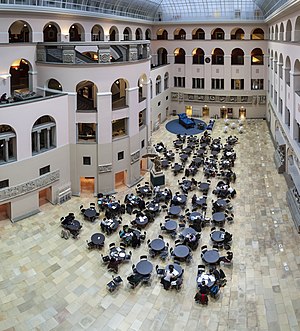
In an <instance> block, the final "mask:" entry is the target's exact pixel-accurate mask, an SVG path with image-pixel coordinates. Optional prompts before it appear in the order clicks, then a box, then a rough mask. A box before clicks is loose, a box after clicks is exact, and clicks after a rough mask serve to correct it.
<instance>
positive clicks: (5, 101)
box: [0, 93, 8, 103]
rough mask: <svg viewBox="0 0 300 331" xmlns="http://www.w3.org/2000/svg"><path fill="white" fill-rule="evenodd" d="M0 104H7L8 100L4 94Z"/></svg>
mask: <svg viewBox="0 0 300 331" xmlns="http://www.w3.org/2000/svg"><path fill="white" fill-rule="evenodd" d="M0 102H1V103H8V99H7V97H6V93H3V94H2V95H1V97H0Z"/></svg>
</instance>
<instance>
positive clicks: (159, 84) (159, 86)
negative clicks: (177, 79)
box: [155, 76, 161, 95]
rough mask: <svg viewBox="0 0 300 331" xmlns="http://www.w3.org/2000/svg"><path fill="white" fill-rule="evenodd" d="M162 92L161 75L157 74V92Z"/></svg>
mask: <svg viewBox="0 0 300 331" xmlns="http://www.w3.org/2000/svg"><path fill="white" fill-rule="evenodd" d="M160 93H161V77H160V76H157V77H156V81H155V94H156V95H158V94H160Z"/></svg>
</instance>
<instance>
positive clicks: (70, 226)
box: [66, 220, 80, 231]
mask: <svg viewBox="0 0 300 331" xmlns="http://www.w3.org/2000/svg"><path fill="white" fill-rule="evenodd" d="M66 227H67V229H69V230H71V231H77V230H79V229H80V222H79V221H77V220H72V221H70V222H69V223H68V224H67V225H66Z"/></svg>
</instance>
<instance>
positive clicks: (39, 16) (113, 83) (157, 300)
mask: <svg viewBox="0 0 300 331" xmlns="http://www.w3.org/2000/svg"><path fill="white" fill-rule="evenodd" d="M299 54H300V4H299V2H298V1H296V0H291V1H287V0H280V1H275V0H269V1H263V0H242V1H237V0H228V1H225V0H220V1H216V0H212V1H209V0H202V1H199V0H188V1H176V0H151V1H149V0H148V1H146V0H103V1H100V0H93V1H75V0H55V1H40V0H20V1H19V0H1V3H0V55H1V61H0V96H1V99H0V232H1V239H2V240H1V243H0V251H1V254H2V263H1V271H0V294H1V295H0V305H1V307H2V308H1V312H0V331H1V330H82V329H85V330H105V331H110V330H159V331H163V330H196V329H200V328H201V327H203V326H204V327H205V328H206V329H207V330H210V331H211V330H219V331H222V330H237V331H242V330H253V331H254V330H272V331H274V330H275V331H277V330H282V331H286V330H295V331H296V330H300V294H299V293H300V270H299V266H300V259H299V254H298V253H299V236H298V232H300V56H299ZM182 113H185V114H186V115H187V116H188V117H189V118H192V119H195V120H197V121H198V120H199V121H204V122H205V123H206V124H208V123H209V121H210V120H212V119H214V120H215V124H214V128H213V130H211V135H212V137H213V138H218V137H220V139H222V141H223V142H225V140H226V139H227V138H228V136H229V135H236V136H237V137H238V140H239V143H238V144H237V145H236V154H237V160H236V165H235V173H236V175H237V179H236V183H235V184H234V185H235V189H236V191H237V196H236V198H235V200H234V205H235V207H234V208H235V209H234V214H235V220H236V221H235V222H234V224H231V225H230V231H231V232H232V233H233V236H234V239H235V240H234V242H233V245H232V250H233V251H234V262H233V266H231V268H226V270H225V272H226V275H227V285H226V287H224V289H222V294H221V297H220V298H219V300H211V301H210V302H209V304H208V306H207V307H200V306H199V305H196V304H195V303H194V300H193V298H194V294H195V291H196V286H195V284H194V283H195V276H196V275H195V270H194V269H193V268H194V267H195V266H197V265H198V264H200V263H201V259H200V251H195V252H194V256H193V263H192V264H191V265H188V266H185V279H184V284H183V287H182V289H181V290H180V291H179V292H176V291H175V292H173V291H169V292H165V291H164V290H163V289H162V288H161V286H160V284H159V282H157V280H154V281H152V284H151V286H149V287H147V286H143V285H142V287H141V288H138V289H134V291H131V290H129V289H128V288H127V284H125V283H126V281H125V280H126V276H128V275H129V273H130V271H131V264H130V265H129V264H128V265H127V266H122V267H121V268H120V270H121V271H120V274H121V276H122V278H123V280H124V284H123V287H122V288H121V289H118V292H116V293H113V294H111V293H108V292H107V289H106V284H107V283H108V282H109V281H110V280H111V274H110V273H109V272H108V271H107V270H106V268H105V267H103V265H101V262H100V258H99V256H100V255H99V252H97V251H94V250H93V251H89V250H87V248H86V240H88V239H89V237H90V236H91V234H92V233H93V232H97V231H96V227H97V230H99V226H98V225H99V224H98V222H96V223H97V224H96V223H95V224H91V223H86V222H84V223H83V224H84V225H83V231H82V233H81V234H80V238H79V239H78V240H74V239H69V240H68V241H65V240H64V239H62V238H61V237H60V231H61V226H60V225H61V224H60V219H61V217H63V216H64V215H67V214H68V213H69V212H74V213H75V214H79V215H80V206H81V205H83V206H84V205H87V204H89V203H90V202H96V203H97V197H99V193H101V194H104V195H114V196H116V197H117V199H118V200H120V201H122V202H123V200H124V197H125V196H126V194H128V193H131V192H135V190H136V188H137V185H140V184H141V183H142V184H143V183H145V181H146V182H148V181H150V172H151V170H152V168H153V162H151V157H153V153H156V151H155V149H154V145H155V144H157V143H159V142H163V143H164V144H165V145H166V146H168V148H174V146H173V140H174V139H176V135H174V134H172V133H170V132H169V131H168V130H167V129H166V125H167V124H168V123H169V122H171V121H172V120H176V119H178V116H177V115H178V114H182ZM238 123H242V125H243V131H239V130H238V129H239V124H238ZM231 124H234V125H237V127H235V126H234V125H231ZM227 125H228V127H227ZM225 127H226V129H225ZM227 128H228V129H227ZM201 135H202V134H199V135H197V136H198V137H199V138H200V137H201ZM176 157H177V155H176ZM165 178H166V183H165V186H166V187H169V188H170V189H171V190H172V192H176V191H178V182H179V179H180V178H177V177H174V176H173V174H172V172H171V170H170V169H168V170H166V171H165ZM196 179H197V180H198V181H200V180H201V179H202V178H201V177H199V178H196ZM212 181H213V183H216V181H217V179H216V178H214V179H213V180H212ZM213 198H214V197H213V195H212V192H209V195H208V199H209V205H211V204H212V203H213ZM100 216H101V217H102V216H103V215H102V214H101V213H100ZM80 217H81V216H78V215H76V218H78V219H79V220H81V219H80ZM101 217H100V218H101ZM163 218H164V216H163ZM131 220H132V218H131V216H130V215H128V214H125V215H124V217H123V221H122V222H123V224H125V223H126V222H130V221H131ZM155 222H158V224H159V223H160V222H161V220H160V219H159V220H156V221H155ZM158 228H159V227H158ZM158 228H155V224H152V225H151V228H149V230H148V229H147V239H148V238H149V239H154V236H157V235H158V234H159V231H160V229H158ZM158 230H159V231H158ZM206 231H207V230H203V231H202V238H201V240H202V242H201V245H202V244H207V241H206V238H207V235H208V234H207V233H206ZM208 238H209V235H208ZM108 239H109V240H110V242H112V241H114V240H116V241H118V240H119V238H118V235H117V234H112V235H111V237H110V238H107V241H106V244H107V243H108ZM168 239H169V238H168ZM170 245H172V241H170ZM107 246H108V245H107ZM146 246H147V245H144V244H143V245H142V247H139V248H138V249H137V250H134V251H133V262H134V263H136V261H137V257H138V256H139V255H142V254H147V247H146ZM102 253H103V254H105V251H104V249H103V252H102ZM152 262H153V264H154V263H155V264H157V263H158V262H156V261H155V262H154V261H152ZM224 269H225V268H224ZM155 277H156V275H155ZM155 277H154V278H155Z"/></svg>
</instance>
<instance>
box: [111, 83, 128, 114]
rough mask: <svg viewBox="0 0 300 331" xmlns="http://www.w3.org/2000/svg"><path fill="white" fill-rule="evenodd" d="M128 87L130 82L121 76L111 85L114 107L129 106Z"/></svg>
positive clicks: (114, 108)
mask: <svg viewBox="0 0 300 331" xmlns="http://www.w3.org/2000/svg"><path fill="white" fill-rule="evenodd" d="M127 88H128V84H127V82H126V81H125V79H123V78H120V79H117V80H116V81H114V83H113V84H112V86H111V93H112V109H113V110H116V109H120V108H124V107H128V105H127Z"/></svg>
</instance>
